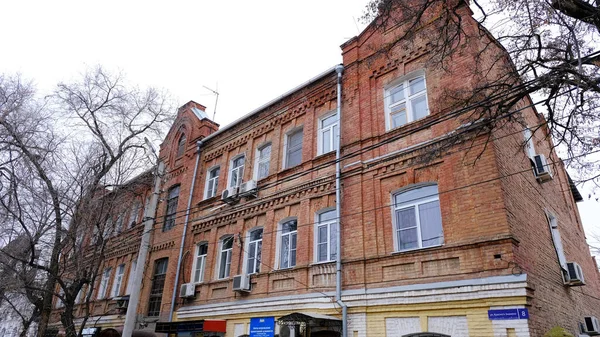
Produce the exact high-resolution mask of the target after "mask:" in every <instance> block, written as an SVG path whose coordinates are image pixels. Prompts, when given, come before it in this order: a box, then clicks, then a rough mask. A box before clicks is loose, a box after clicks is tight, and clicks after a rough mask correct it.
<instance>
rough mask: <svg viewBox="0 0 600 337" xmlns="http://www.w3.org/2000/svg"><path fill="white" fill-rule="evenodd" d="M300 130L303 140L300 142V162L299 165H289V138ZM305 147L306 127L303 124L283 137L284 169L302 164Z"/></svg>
mask: <svg viewBox="0 0 600 337" xmlns="http://www.w3.org/2000/svg"><path fill="white" fill-rule="evenodd" d="M298 132H299V133H302V142H301V143H300V163H298V164H297V165H294V166H288V159H289V158H288V152H289V146H288V144H289V140H290V138H291V137H292V136H293V135H295V134H296V133H298ZM303 147H304V127H303V126H299V127H295V128H293V129H291V130H289V131H288V132H286V133H285V137H284V139H283V161H282V163H283V169H284V170H285V169H289V168H292V167H296V166H299V165H301V164H302V149H303Z"/></svg>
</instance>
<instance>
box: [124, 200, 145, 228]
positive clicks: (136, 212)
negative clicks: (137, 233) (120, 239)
mask: <svg viewBox="0 0 600 337" xmlns="http://www.w3.org/2000/svg"><path fill="white" fill-rule="evenodd" d="M141 209H142V203H140V201H139V200H137V199H136V200H135V201H134V202H133V204H132V205H131V210H130V211H129V220H128V221H127V222H128V223H127V228H132V227H133V226H132V224H133V223H134V222H135V224H137V223H138V219H139V217H140V210H141Z"/></svg>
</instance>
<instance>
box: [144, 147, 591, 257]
mask: <svg viewBox="0 0 600 337" xmlns="http://www.w3.org/2000/svg"><path fill="white" fill-rule="evenodd" d="M594 153H600V149H599V150H596V151H593V152H590V153H588V154H594ZM586 155H587V154H586ZM580 156H583V155H580ZM576 157H578V156H575V157H571V158H567V159H565V160H572V159H574V158H576ZM548 164H559V161H549V162H548ZM526 172H531V168H527V169H524V170H520V171H516V172H511V173H507V174H504V175H499V176H498V177H494V178H490V179H486V180H483V181H478V182H475V183H471V184H467V185H462V186H458V187H455V188H451V189H447V190H443V191H438V193H436V194H431V195H428V196H425V197H431V196H436V195H438V196H439V195H442V194H446V193H450V192H456V191H459V190H461V189H465V188H469V187H473V186H477V185H482V184H487V183H490V182H493V181H496V180H500V179H503V178H508V177H512V176H515V175H518V174H522V173H526ZM421 198H424V197H419V198H417V199H414V198H413V199H410V200H408V201H407V202H410V201H414V200H418V199H421ZM392 206H394V204H393V203H392V204H384V205H382V206H378V207H374V208H370V209H367V210H362V211H358V212H353V213H345V214H342V215H341V218H343V217H351V216H355V215H362V214H367V213H368V212H373V211H377V210H381V209H387V208H390V207H392ZM331 220H340V218H337V217H334V218H331ZM319 223H320V222H310V223H305V224H298V225H297V227H298V228H300V227H305V226H311V225H316V224H319ZM280 231H281V229H277V230H273V231H270V232H263V235H265V234H273V233H278V232H280ZM175 239H176V238H175ZM175 239H170V240H168V241H161V242H158V243H156V244H155V245H160V244H163V243H168V242H171V241H173V240H175ZM217 243H218V242H216V243H214V242H213V243H210V242H209V244H217ZM166 249H179V248H178V247H177V248H166Z"/></svg>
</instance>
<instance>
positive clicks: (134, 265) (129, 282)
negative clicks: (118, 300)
mask: <svg viewBox="0 0 600 337" xmlns="http://www.w3.org/2000/svg"><path fill="white" fill-rule="evenodd" d="M136 268H137V258H135V259H133V260H131V266H130V267H129V276H128V279H127V288H126V289H125V295H129V294H131V290H132V289H133V281H134V279H135V270H136Z"/></svg>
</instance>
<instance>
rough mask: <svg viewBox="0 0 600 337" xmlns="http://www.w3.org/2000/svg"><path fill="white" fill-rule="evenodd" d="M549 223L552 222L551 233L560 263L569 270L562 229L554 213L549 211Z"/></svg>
mask: <svg viewBox="0 0 600 337" xmlns="http://www.w3.org/2000/svg"><path fill="white" fill-rule="evenodd" d="M546 215H547V217H548V223H549V224H550V233H552V243H553V244H554V249H555V250H556V255H557V256H558V263H559V264H560V266H561V267H562V268H563V269H564V270H565V271H566V270H567V258H566V257H565V250H564V249H563V245H562V240H561V238H560V231H559V230H558V219H556V217H555V216H554V215H553V214H550V213H547V214H546Z"/></svg>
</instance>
